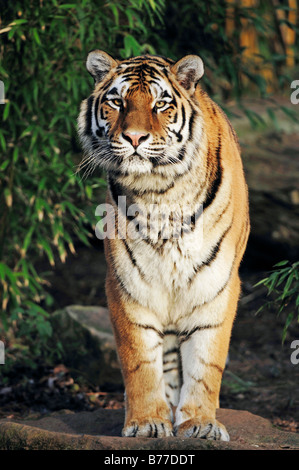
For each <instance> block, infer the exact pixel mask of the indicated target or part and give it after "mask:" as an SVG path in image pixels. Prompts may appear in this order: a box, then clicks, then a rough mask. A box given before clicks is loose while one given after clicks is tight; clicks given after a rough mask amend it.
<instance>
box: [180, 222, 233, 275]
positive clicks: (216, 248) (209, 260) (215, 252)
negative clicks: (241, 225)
mask: <svg viewBox="0 0 299 470" xmlns="http://www.w3.org/2000/svg"><path fill="white" fill-rule="evenodd" d="M232 224H233V221H232V222H231V223H230V225H229V226H228V227H227V229H226V230H225V231H224V232H223V234H222V235H221V237H220V239H219V240H218V242H217V243H216V245H214V247H213V249H212V252H211V254H210V255H209V257H208V258H207V259H206V260H205V261H203V262H202V263H200V264H198V265H197V266H196V267H195V268H194V274H193V276H192V277H191V278H189V284H190V283H191V282H193V280H194V277H195V276H196V275H197V274H198V273H199V272H200V271H201V270H202V268H203V267H204V266H209V265H210V264H211V263H212V262H213V261H214V260H215V258H216V257H217V255H218V253H219V251H220V247H221V243H222V242H223V240H224V238H225V236H226V235H227V233H228V232H229V231H230V229H231V227H232Z"/></svg>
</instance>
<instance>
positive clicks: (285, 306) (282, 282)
mask: <svg viewBox="0 0 299 470" xmlns="http://www.w3.org/2000/svg"><path fill="white" fill-rule="evenodd" d="M274 268H278V269H274V270H273V271H271V272H270V274H269V276H268V277H266V278H264V279H262V280H261V281H259V282H258V283H257V284H256V286H260V285H264V286H265V287H267V289H268V295H269V296H270V295H272V299H271V300H270V301H269V302H266V303H265V304H264V305H263V306H262V307H261V308H260V309H259V310H258V312H260V311H261V310H263V309H264V308H268V307H270V306H274V307H275V309H276V310H277V312H278V314H281V313H282V312H284V313H285V312H287V313H285V316H286V319H285V325H284V328H283V332H282V342H284V341H285V338H286V334H287V330H288V327H289V326H290V325H291V323H293V322H294V321H296V320H297V322H299V261H297V262H296V263H293V264H290V262H289V261H286V260H284V261H281V262H280V263H277V264H275V265H274ZM258 312H257V313H258Z"/></svg>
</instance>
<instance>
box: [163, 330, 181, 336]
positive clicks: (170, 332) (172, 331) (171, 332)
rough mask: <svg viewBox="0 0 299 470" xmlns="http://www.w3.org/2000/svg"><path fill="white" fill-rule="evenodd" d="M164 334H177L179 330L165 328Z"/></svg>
mask: <svg viewBox="0 0 299 470" xmlns="http://www.w3.org/2000/svg"><path fill="white" fill-rule="evenodd" d="M164 335H165V336H168V335H172V336H177V335H178V332H177V331H176V330H165V331H164Z"/></svg>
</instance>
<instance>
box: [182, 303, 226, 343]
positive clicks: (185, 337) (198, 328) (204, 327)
mask: <svg viewBox="0 0 299 470" xmlns="http://www.w3.org/2000/svg"><path fill="white" fill-rule="evenodd" d="M193 311H194V310H193ZM193 311H192V312H193ZM222 325H223V322H221V323H216V324H215V325H202V326H196V327H195V328H193V329H192V330H190V331H182V332H181V333H180V334H179V343H180V345H181V344H182V343H184V342H185V341H188V340H189V339H190V338H191V336H192V335H193V334H194V333H196V332H197V331H202V330H209V329H213V328H219V327H220V326H222ZM182 336H183V337H182Z"/></svg>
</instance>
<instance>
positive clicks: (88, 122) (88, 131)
mask: <svg viewBox="0 0 299 470" xmlns="http://www.w3.org/2000/svg"><path fill="white" fill-rule="evenodd" d="M93 100H94V96H93V95H91V96H90V97H89V98H88V99H87V110H86V117H85V134H86V135H92V131H91V123H92V105H93Z"/></svg>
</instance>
